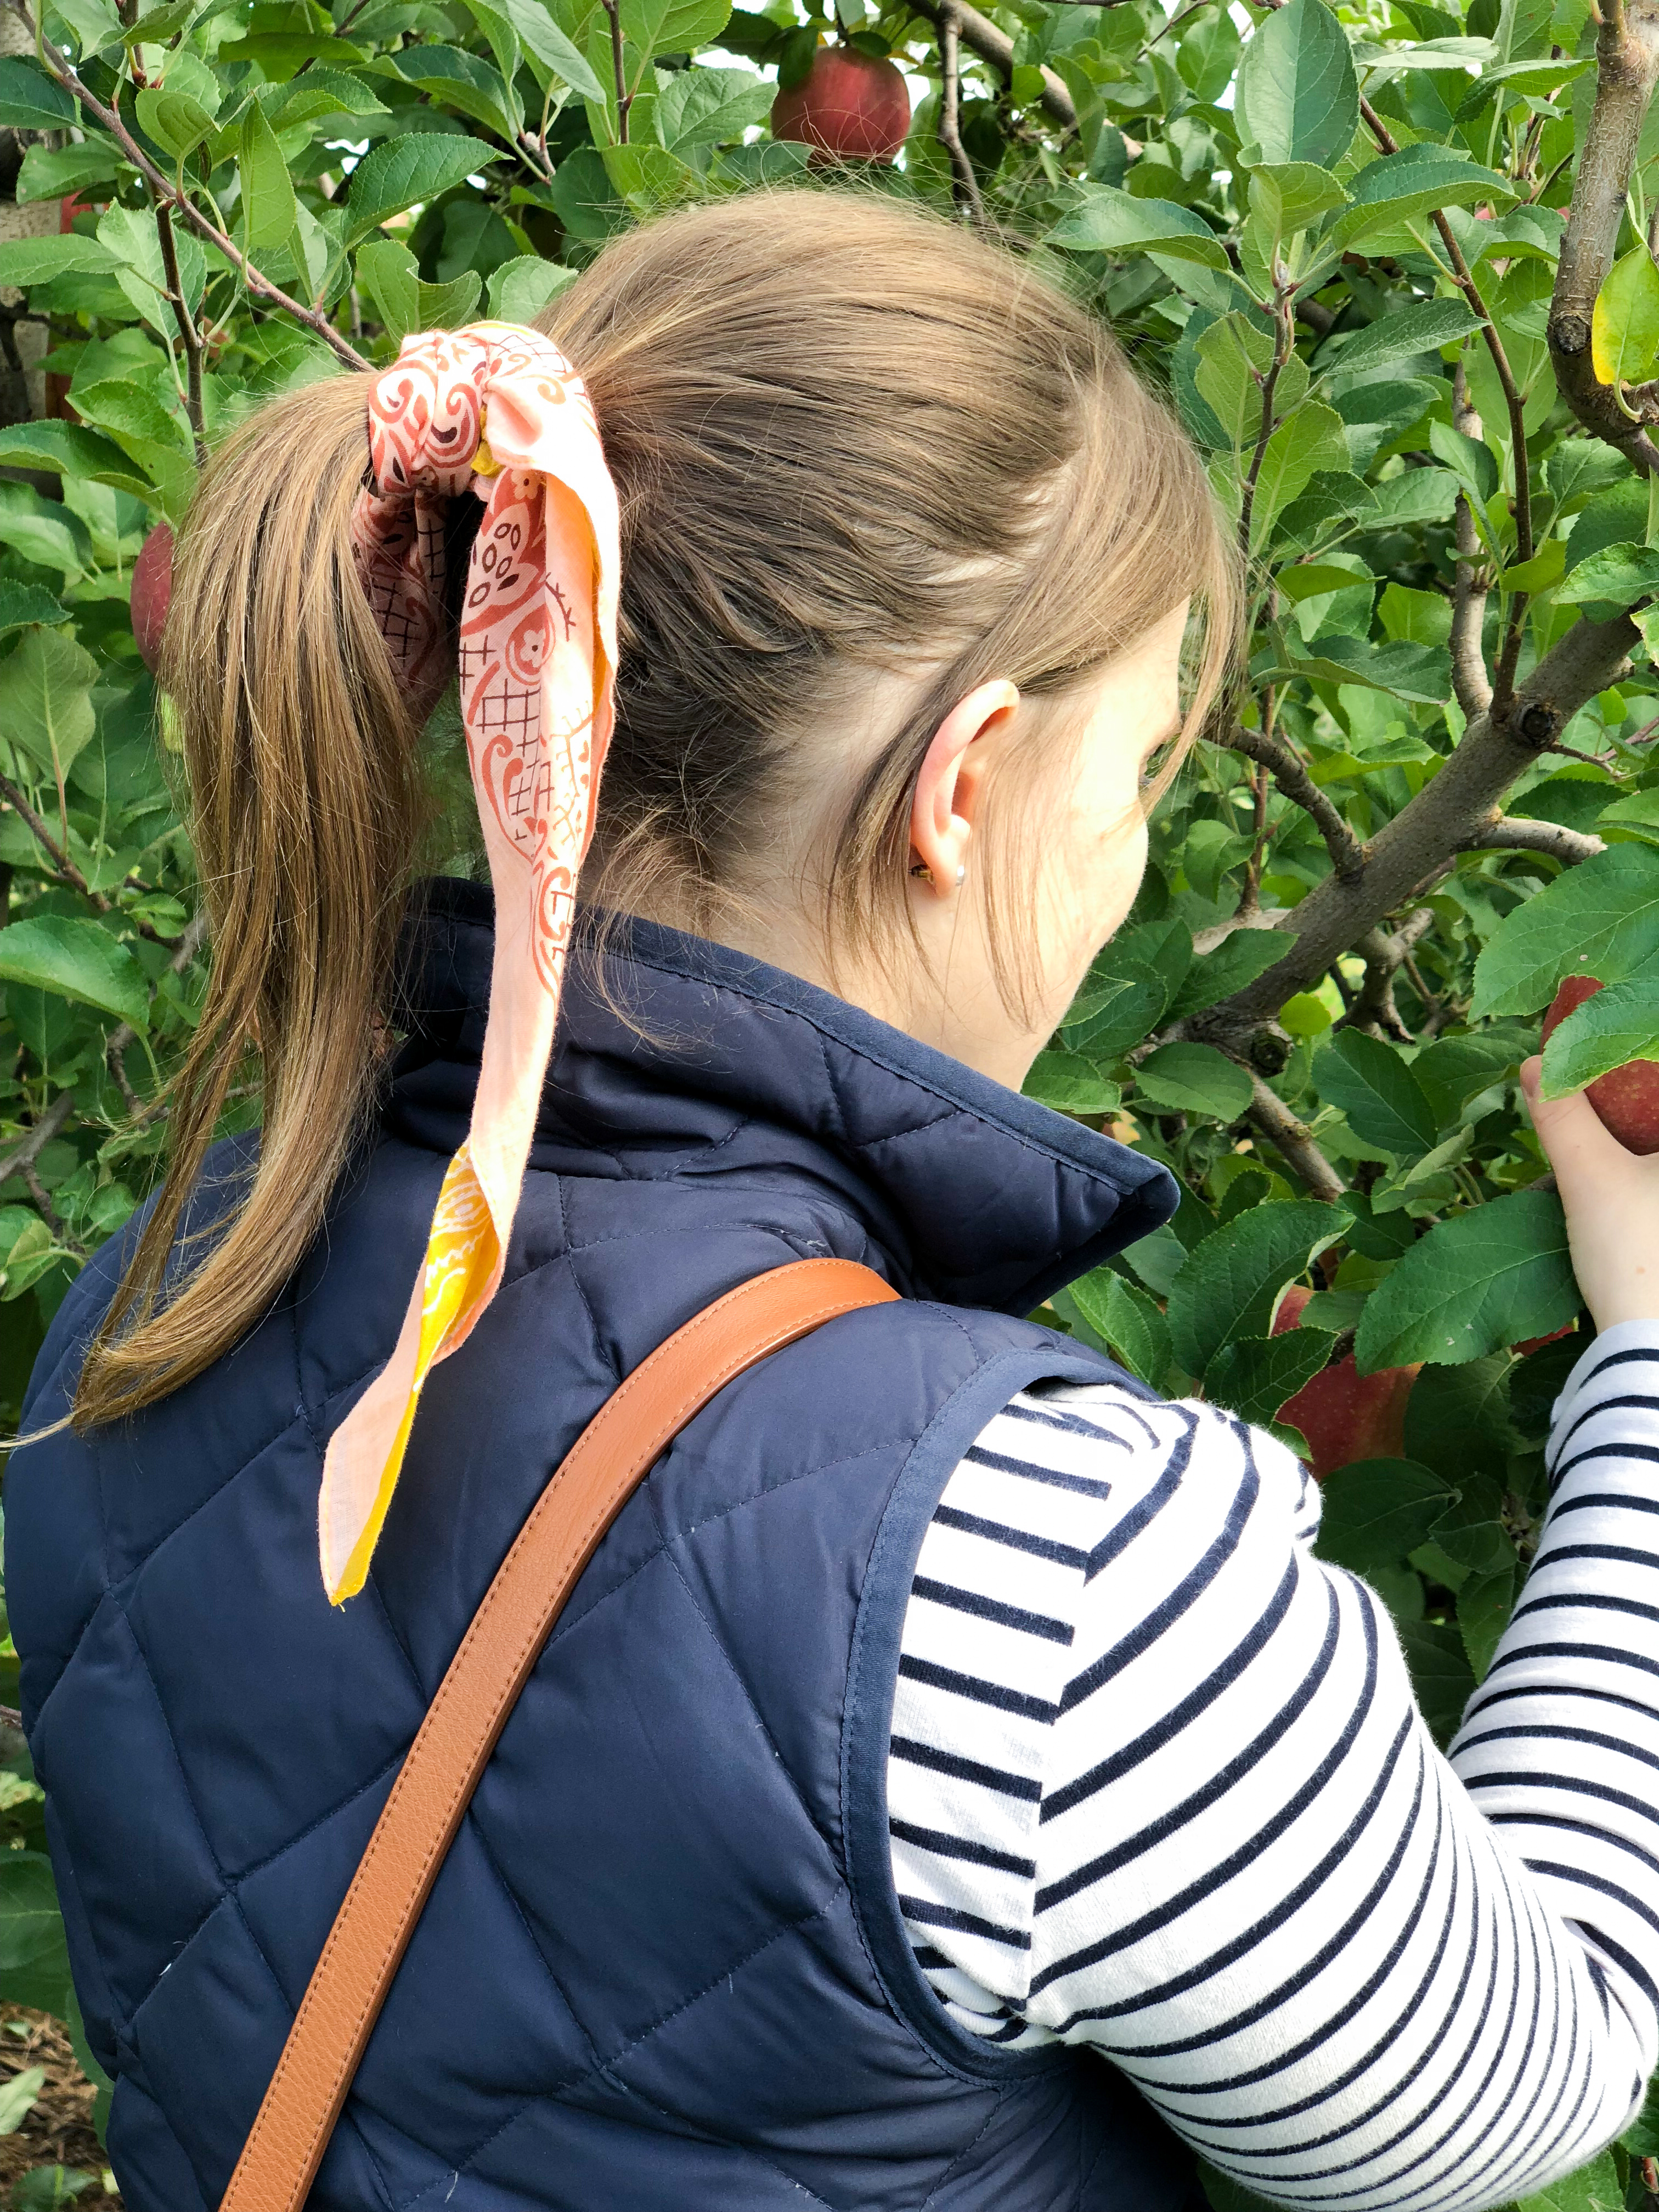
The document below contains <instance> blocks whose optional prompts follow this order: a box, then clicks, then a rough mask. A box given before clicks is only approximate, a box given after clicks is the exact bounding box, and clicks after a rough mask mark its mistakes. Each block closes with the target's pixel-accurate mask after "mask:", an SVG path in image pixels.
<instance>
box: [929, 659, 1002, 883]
mask: <svg viewBox="0 0 1659 2212" xmlns="http://www.w3.org/2000/svg"><path fill="white" fill-rule="evenodd" d="M1018 711H1019V690H1018V686H1017V685H1016V684H1011V683H1010V682H1009V681H1008V679H1007V678H1006V677H1001V676H999V677H995V678H993V679H992V680H991V681H990V682H989V683H988V684H980V685H979V686H978V687H977V688H976V689H975V690H972V691H970V692H969V694H968V696H966V698H963V699H958V700H957V703H956V705H955V706H954V707H952V708H951V711H950V713H949V714H947V715H946V716H945V720H943V721H942V722H941V723H940V724H939V728H938V729H937V730H936V731H935V732H934V733H933V743H932V744H930V745H929V746H928V748H927V753H926V754H925V756H924V757H923V759H922V763H921V769H920V771H919V773H918V774H917V776H916V789H915V799H914V800H913V801H912V803H911V807H910V851H911V856H912V857H911V866H912V867H913V868H915V867H917V866H921V867H925V868H926V869H927V872H928V873H929V874H930V875H931V876H932V878H933V884H932V888H933V891H934V893H935V895H936V896H939V897H941V898H944V897H949V896H950V895H951V893H952V892H953V891H954V890H956V887H957V875H958V872H959V871H960V870H961V869H962V868H963V866H965V865H966V862H967V858H968V847H969V842H970V841H971V839H972V836H973V828H974V817H975V812H976V811H977V810H978V806H979V801H980V797H981V793H982V792H983V790H984V786H985V778H986V775H987V773H988V771H989V769H990V768H991V766H992V764H993V763H994V760H995V758H996V757H997V755H998V753H999V752H1000V750H1001V746H1002V741H1003V739H1004V738H1006V736H1007V734H1008V732H1009V731H1010V730H1011V729H1012V726H1013V722H1014V718H1015V716H1016V715H1017V714H1018ZM918 888H919V889H922V890H926V889H927V888H928V886H927V880H926V878H921V881H920V883H919V884H918Z"/></svg>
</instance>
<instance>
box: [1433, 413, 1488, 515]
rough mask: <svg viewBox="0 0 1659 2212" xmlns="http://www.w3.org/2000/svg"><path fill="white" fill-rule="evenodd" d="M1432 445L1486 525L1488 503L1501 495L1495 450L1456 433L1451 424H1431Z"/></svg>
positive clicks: (1458, 431) (1463, 433)
mask: <svg viewBox="0 0 1659 2212" xmlns="http://www.w3.org/2000/svg"><path fill="white" fill-rule="evenodd" d="M1429 444H1430V445H1431V447H1432V448H1433V450H1434V453H1435V455H1436V457H1437V459H1440V460H1443V462H1444V463H1445V465H1446V466H1447V467H1448V468H1449V470H1450V471H1451V472H1452V474H1453V475H1454V476H1455V477H1456V478H1457V481H1458V483H1459V484H1460V485H1461V486H1462V489H1463V491H1464V493H1465V495H1467V497H1468V500H1469V501H1470V502H1471V504H1472V505H1473V506H1474V508H1475V509H1476V513H1475V520H1476V521H1477V522H1480V521H1483V520H1485V515H1486V501H1488V500H1489V499H1493V498H1495V497H1496V496H1497V494H1498V463H1497V461H1496V459H1494V458H1493V455H1492V448H1491V447H1489V446H1483V445H1482V444H1481V442H1480V440H1479V439H1478V438H1471V437H1469V436H1468V435H1466V433H1465V432H1463V431H1462V430H1454V429H1453V428H1452V427H1451V425H1450V424H1449V422H1431V423H1430V425H1429Z"/></svg>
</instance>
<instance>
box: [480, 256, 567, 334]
mask: <svg viewBox="0 0 1659 2212" xmlns="http://www.w3.org/2000/svg"><path fill="white" fill-rule="evenodd" d="M575 275H576V272H575V270H574V269H571V268H568V267H567V266H566V265H565V264H563V263H562V262H559V261H544V260H543V259H542V258H541V256H540V255H539V254H537V253H525V254H520V256H519V258H518V259H517V260H515V261H503V262H502V264H501V267H500V268H499V269H497V270H494V271H493V272H492V274H491V276H490V279H489V313H490V315H491V317H492V318H493V319H495V320H496V321H498V322H503V323H531V322H534V320H535V319H536V317H537V316H538V315H539V314H540V313H541V311H542V309H543V308H544V307H545V306H546V305H547V303H548V301H550V300H551V299H552V298H554V296H555V295H556V294H558V293H560V292H562V291H563V289H564V288H565V286H566V285H567V284H569V283H574V279H575Z"/></svg>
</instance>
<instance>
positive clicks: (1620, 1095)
mask: <svg viewBox="0 0 1659 2212" xmlns="http://www.w3.org/2000/svg"><path fill="white" fill-rule="evenodd" d="M1600 989H1601V984H1600V983H1599V982H1597V981H1596V979H1595V976H1594V975H1569V976H1568V978H1567V980H1566V981H1565V983H1563V984H1562V986H1561V987H1560V989H1559V991H1558V992H1557V993H1556V994H1555V999H1554V1002H1553V1005H1552V1006H1551V1007H1550V1010H1549V1012H1548V1013H1547V1014H1546V1015H1545V1017H1544V1035H1543V1042H1544V1043H1546V1044H1547V1043H1548V1042H1549V1041H1550V1038H1551V1036H1553V1034H1554V1032H1555V1030H1557V1028H1559V1025H1560V1024H1561V1023H1563V1022H1564V1021H1565V1019H1566V1018H1567V1016H1568V1015H1569V1014H1570V1013H1571V1012H1573V1011H1574V1009H1575V1008H1576V1007H1578V1006H1583V1003H1584V1001H1585V1000H1586V999H1591V998H1594V997H1595V994H1596V993H1597V992H1598V991H1599V990H1600ZM1585 1096H1586V1097H1588V1098H1589V1103H1590V1104H1591V1105H1592V1106H1594V1107H1595V1110H1596V1112H1597V1113H1598V1114H1599V1115H1601V1119H1602V1121H1604V1122H1605V1123H1606V1124H1607V1127H1608V1128H1609V1129H1610V1130H1611V1131H1612V1133H1613V1135H1614V1136H1615V1137H1617V1138H1618V1139H1619V1141H1620V1144H1621V1145H1623V1146H1625V1147H1626V1150H1627V1151H1629V1152H1640V1153H1642V1154H1644V1156H1645V1155H1646V1154H1648V1153H1650V1152H1659V1060H1632V1061H1630V1062H1629V1064H1628V1065H1627V1066H1624V1067H1615V1068H1614V1069H1613V1072H1612V1073H1611V1074H1609V1075H1599V1076H1597V1078H1596V1079H1595V1082H1594V1083H1592V1084H1590V1085H1588V1086H1587V1087H1586V1091H1585Z"/></svg>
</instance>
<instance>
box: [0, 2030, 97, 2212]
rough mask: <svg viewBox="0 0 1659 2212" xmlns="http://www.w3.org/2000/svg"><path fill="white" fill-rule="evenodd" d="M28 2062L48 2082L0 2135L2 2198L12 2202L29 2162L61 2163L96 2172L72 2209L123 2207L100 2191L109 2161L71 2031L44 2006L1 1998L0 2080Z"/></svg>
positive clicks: (23, 2068) (81, 2211)
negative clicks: (36, 2008)
mask: <svg viewBox="0 0 1659 2212" xmlns="http://www.w3.org/2000/svg"><path fill="white" fill-rule="evenodd" d="M20 2028H21V2029H27V2033H25V2034H20V2033H18V2030H19V2029H20ZM31 2066H38V2067H40V2069H42V2071H43V2072H44V2073H45V2075H46V2083H45V2086H44V2087H43V2088H42V2089H41V2092H40V2097H39V2099H38V2100H36V2102H35V2105H34V2106H33V2110H32V2111H31V2112H29V2113H28V2114H27V2117H26V2118H25V2119H24V2121H23V2124H22V2125H21V2127H20V2128H19V2129H18V2130H17V2131H16V2133H15V2135H9V2136H0V2204H4V2205H9V2204H10V2203H11V2191H12V2185H13V2183H14V2182H15V2181H16V2180H17V2179H19V2178H20V2177H21V2175H23V2174H25V2173H27V2172H29V2170H30V2169H31V2168H32V2167H33V2166H70V2167H75V2168H78V2169H79V2171H80V2172H82V2173H89V2174H91V2175H92V2176H93V2177H94V2179H93V2185H92V2187H91V2188H90V2189H86V2190H82V2191H81V2192H80V2194H79V2195H78V2196H77V2197H76V2200H75V2205H76V2212H121V2200H120V2198H119V2197H112V2196H106V2195H105V2193H104V2175H105V2172H106V2166H107V2161H106V2159H105V2156H104V2152H103V2147H102V2145H101V2144H100V2142H99V2141H98V2137H97V2136H96V2135H95V2133H94V2130H93V2125H92V2102H93V2096H94V2090H93V2086H92V2084H91V2082H90V2081H88V2079H87V2077H86V2075H84V2074H83V2073H82V2071H81V2069H80V2067H79V2065H78V2064H77V2063H76V2057H75V2051H74V2047H73V2045H71V2044H70V2039H69V2037H68V2036H67V2035H66V2034H65V2033H64V2030H63V2028H62V2027H60V2026H59V2024H58V2021H55V2020H52V2019H50V2018H48V2016H47V2015H46V2014H45V2013H43V2012H31V2011H29V2010H28V2009H27V2007H25V2006H23V2005H15V2004H0V2084H3V2083H4V2082H7V2081H10V2080H11V2079H12V2078H13V2076H14V2075H18V2074H21V2073H23V2072H25V2071H26V2070H27V2069H28V2068H29V2067H31Z"/></svg>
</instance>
